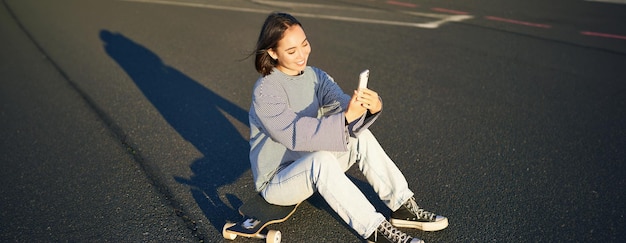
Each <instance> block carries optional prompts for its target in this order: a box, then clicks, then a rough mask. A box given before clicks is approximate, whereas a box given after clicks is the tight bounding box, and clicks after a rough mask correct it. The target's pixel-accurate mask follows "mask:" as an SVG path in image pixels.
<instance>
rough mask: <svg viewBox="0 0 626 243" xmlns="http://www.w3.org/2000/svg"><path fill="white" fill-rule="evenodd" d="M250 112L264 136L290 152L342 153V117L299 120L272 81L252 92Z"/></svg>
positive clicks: (343, 146)
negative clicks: (252, 109)
mask: <svg viewBox="0 0 626 243" xmlns="http://www.w3.org/2000/svg"><path fill="white" fill-rule="evenodd" d="M252 102H253V107H254V109H255V110H254V112H255V113H256V115H257V118H258V119H259V122H260V123H261V124H262V127H263V129H264V130H265V131H264V132H265V133H267V134H269V136H270V137H271V138H272V139H273V140H275V141H277V142H279V143H281V144H282V145H283V146H285V147H287V148H288V149H290V150H292V151H319V150H326V151H346V150H347V147H346V143H347V138H346V134H345V116H344V113H343V112H339V113H335V114H332V115H329V116H321V117H309V116H300V115H298V114H297V113H296V112H295V111H293V110H291V109H290V107H289V103H288V98H287V94H286V93H285V91H284V89H283V88H281V86H280V85H279V84H278V83H276V82H272V81H268V82H264V83H263V84H261V85H259V86H258V87H257V89H255V94H254V99H253V101H252Z"/></svg>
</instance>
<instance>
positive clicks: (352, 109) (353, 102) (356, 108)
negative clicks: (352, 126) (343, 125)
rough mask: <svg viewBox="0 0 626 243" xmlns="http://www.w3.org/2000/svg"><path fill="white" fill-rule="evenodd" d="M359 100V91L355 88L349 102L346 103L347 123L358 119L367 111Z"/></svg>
mask: <svg viewBox="0 0 626 243" xmlns="http://www.w3.org/2000/svg"><path fill="white" fill-rule="evenodd" d="M358 100H359V92H357V91H356V90H355V91H354V93H353V94H352V98H351V99H350V103H349V104H348V108H346V112H345V115H346V121H347V122H348V123H350V122H352V121H354V120H356V119H358V118H359V117H361V116H363V114H365V112H366V111H367V108H366V107H364V106H363V103H362V102H361V101H358Z"/></svg>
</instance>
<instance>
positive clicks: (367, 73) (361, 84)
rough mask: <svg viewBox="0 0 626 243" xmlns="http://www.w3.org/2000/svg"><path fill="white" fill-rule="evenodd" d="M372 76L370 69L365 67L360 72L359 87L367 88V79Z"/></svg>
mask: <svg viewBox="0 0 626 243" xmlns="http://www.w3.org/2000/svg"><path fill="white" fill-rule="evenodd" d="M369 78H370V70H369V69H365V70H364V71H363V72H361V74H359V89H361V88H367V80H368V79H369Z"/></svg>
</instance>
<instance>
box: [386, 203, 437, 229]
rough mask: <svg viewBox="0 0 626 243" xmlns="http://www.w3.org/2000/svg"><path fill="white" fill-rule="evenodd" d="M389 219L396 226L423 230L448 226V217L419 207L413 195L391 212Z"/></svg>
mask: <svg viewBox="0 0 626 243" xmlns="http://www.w3.org/2000/svg"><path fill="white" fill-rule="evenodd" d="M390 221H391V224H393V226H396V227H404V228H415V229H419V230H423V231H437V230H442V229H445V228H446V227H448V218H446V217H444V216H441V215H437V214H435V213H432V212H428V211H426V210H424V209H423V208H420V207H419V206H417V203H416V202H415V198H413V197H411V198H410V199H409V200H408V201H407V202H406V203H405V204H404V205H402V207H400V209H398V210H396V211H395V212H393V213H391V220H390Z"/></svg>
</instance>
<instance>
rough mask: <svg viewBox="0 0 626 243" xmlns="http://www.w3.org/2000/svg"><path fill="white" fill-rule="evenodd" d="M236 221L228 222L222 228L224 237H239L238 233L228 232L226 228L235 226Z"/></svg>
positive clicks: (232, 238)
mask: <svg viewBox="0 0 626 243" xmlns="http://www.w3.org/2000/svg"><path fill="white" fill-rule="evenodd" d="M234 225H235V223H226V224H224V228H222V236H223V237H224V239H228V240H234V239H235V238H237V235H236V234H233V233H228V232H226V229H228V228H230V227H232V226H234Z"/></svg>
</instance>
